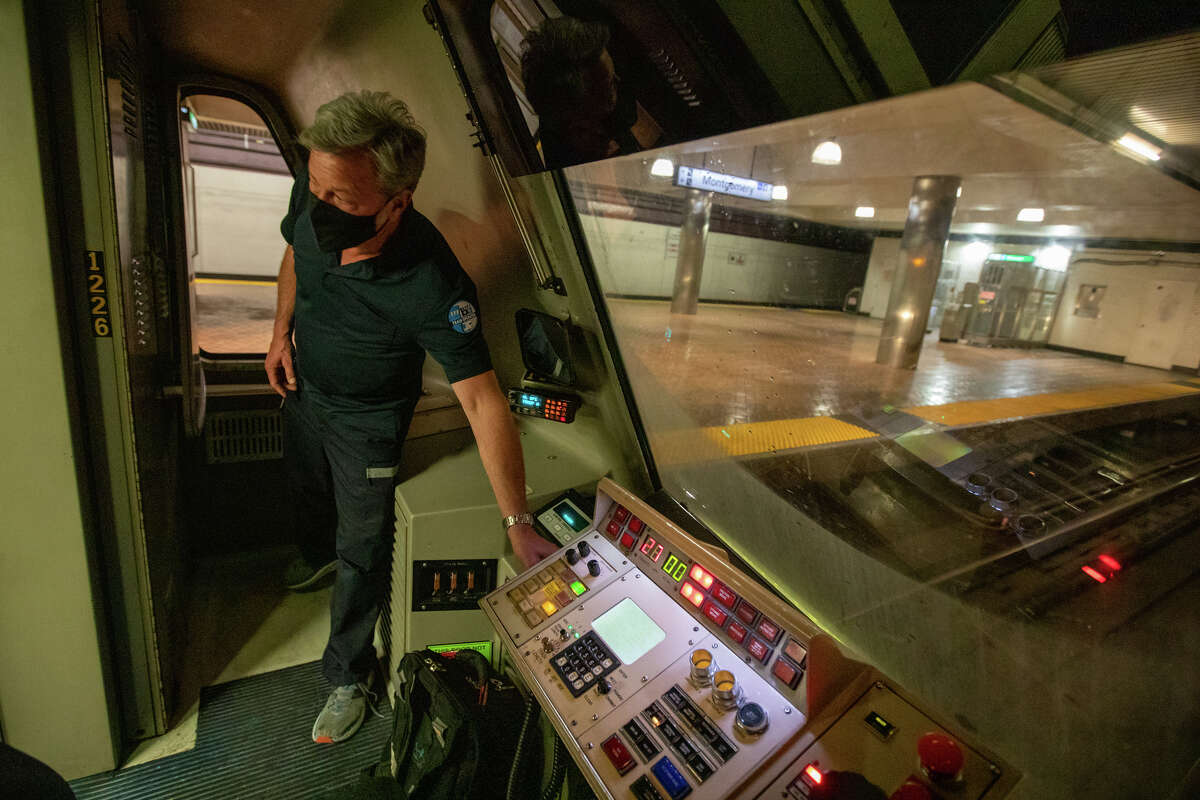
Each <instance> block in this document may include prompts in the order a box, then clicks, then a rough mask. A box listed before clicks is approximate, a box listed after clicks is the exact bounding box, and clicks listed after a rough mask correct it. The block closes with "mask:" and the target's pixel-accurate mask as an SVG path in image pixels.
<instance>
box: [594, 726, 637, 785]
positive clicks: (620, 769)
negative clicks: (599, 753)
mask: <svg viewBox="0 0 1200 800" xmlns="http://www.w3.org/2000/svg"><path fill="white" fill-rule="evenodd" d="M600 749H601V750H603V751H604V755H606V756H608V760H609V761H611V762H612V765H613V767H615V768H616V770H617V774H618V775H624V774H625V773H626V772H629V770H631V769H633V768H634V767H635V766H637V761H635V760H634V759H633V755H632V754H631V753H630V752H629V749H628V748H626V747H625V743H624V742H622V741H621V739H620V737H619V736H617V735H616V734H615V733H614V734H613V735H612V736H610V737H608V738H607V739H605V740H604V741H603V742H601V743H600Z"/></svg>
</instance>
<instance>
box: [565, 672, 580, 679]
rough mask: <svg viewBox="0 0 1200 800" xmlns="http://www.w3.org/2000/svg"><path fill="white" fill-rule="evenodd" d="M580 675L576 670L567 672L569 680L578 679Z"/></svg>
mask: <svg viewBox="0 0 1200 800" xmlns="http://www.w3.org/2000/svg"><path fill="white" fill-rule="evenodd" d="M578 677H579V673H578V672H575V671H574V670H572V671H571V672H568V673H567V680H569V681H573V680H575V679H577V678H578Z"/></svg>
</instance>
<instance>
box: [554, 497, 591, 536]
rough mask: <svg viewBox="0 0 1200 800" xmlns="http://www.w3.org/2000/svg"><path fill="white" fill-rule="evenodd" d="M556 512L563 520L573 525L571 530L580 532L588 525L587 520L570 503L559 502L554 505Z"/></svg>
mask: <svg viewBox="0 0 1200 800" xmlns="http://www.w3.org/2000/svg"><path fill="white" fill-rule="evenodd" d="M554 513H555V514H558V516H559V517H560V518H561V519H562V521H563V522H565V523H567V524H568V525H570V526H571V530H573V531H575V532H576V533H578V532H579V531H581V530H583V529H584V528H586V527H587V520H585V519H584V518H583V517H582V516H581V515H580V514H579V512H578V511H576V510H575V509H574V508H572V507H571V505H570V504H568V503H559V504H558V505H556V506H555V507H554Z"/></svg>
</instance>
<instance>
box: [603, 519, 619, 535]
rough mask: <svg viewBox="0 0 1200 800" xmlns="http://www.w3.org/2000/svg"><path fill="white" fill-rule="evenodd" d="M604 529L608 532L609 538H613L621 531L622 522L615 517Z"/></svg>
mask: <svg viewBox="0 0 1200 800" xmlns="http://www.w3.org/2000/svg"><path fill="white" fill-rule="evenodd" d="M604 530H606V531H607V532H608V538H610V539H611V538H613V537H614V536H616V535H617V534H618V533H620V532H621V523H619V522H617V521H616V520H615V519H614V520H613V521H612V522H610V523H608V527H607V528H605V529H604Z"/></svg>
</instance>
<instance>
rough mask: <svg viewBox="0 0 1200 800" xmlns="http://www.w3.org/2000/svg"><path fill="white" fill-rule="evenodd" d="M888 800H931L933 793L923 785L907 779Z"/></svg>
mask: <svg viewBox="0 0 1200 800" xmlns="http://www.w3.org/2000/svg"><path fill="white" fill-rule="evenodd" d="M888 800H933V792H931V791H929V788H928V787H927V786H925V784H923V783H920V782H919V781H915V780H913V779H912V778H909V779H908V780H907V781H905V782H904V785H903V786H901V787H900V788H899V789H897V790H896V791H894V792H892V796H891V797H889V798H888Z"/></svg>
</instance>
